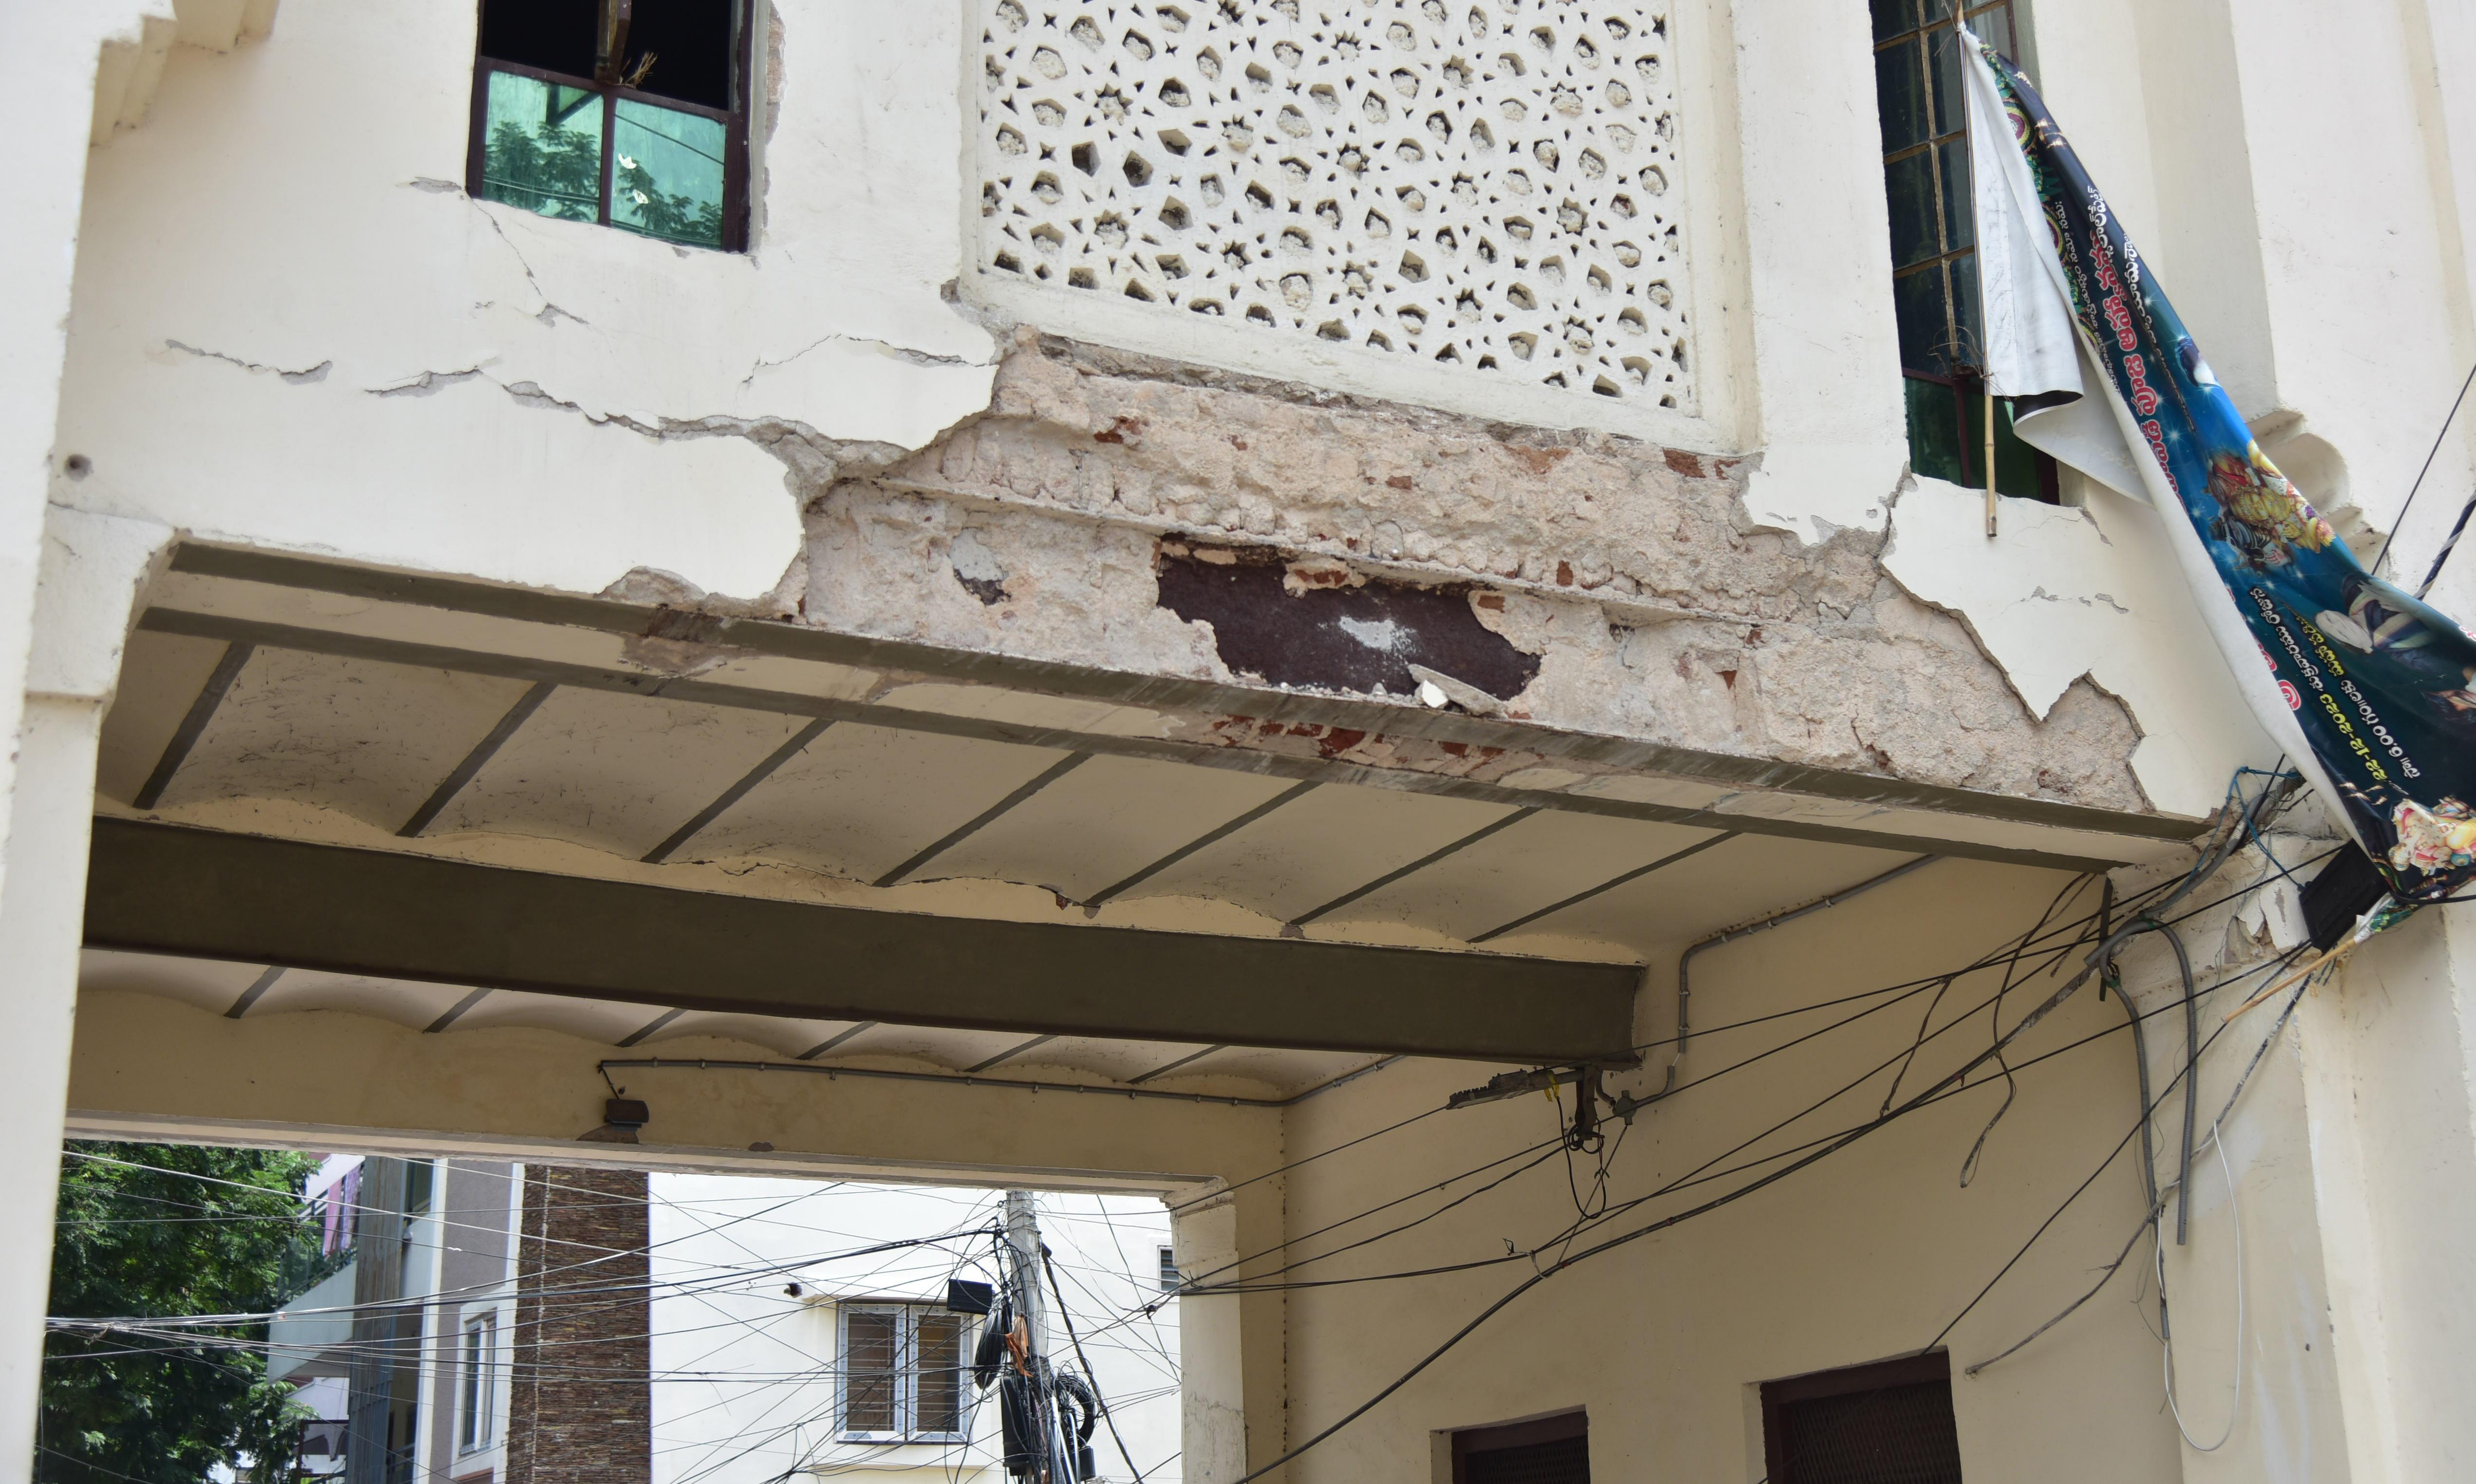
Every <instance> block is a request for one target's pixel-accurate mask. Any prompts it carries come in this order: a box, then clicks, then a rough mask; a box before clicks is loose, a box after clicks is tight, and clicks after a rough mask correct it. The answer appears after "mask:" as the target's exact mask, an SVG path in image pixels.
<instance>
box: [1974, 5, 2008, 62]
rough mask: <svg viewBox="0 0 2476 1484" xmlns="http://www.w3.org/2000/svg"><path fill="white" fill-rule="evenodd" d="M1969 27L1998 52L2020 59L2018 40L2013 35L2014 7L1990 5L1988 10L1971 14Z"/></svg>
mask: <svg viewBox="0 0 2476 1484" xmlns="http://www.w3.org/2000/svg"><path fill="white" fill-rule="evenodd" d="M1968 29H1970V30H1971V31H1974V32H1976V33H1977V38H1978V39H1979V40H1981V41H1983V42H1985V43H1986V44H1987V45H1989V46H1991V47H1993V48H1994V49H1995V50H1996V51H1998V52H2001V53H2002V54H2003V55H2004V56H2006V57H2009V58H2011V59H2012V60H2013V61H2015V62H2018V61H2019V59H2020V53H2019V50H2018V42H2017V41H2016V40H2015V39H2014V38H2013V36H2012V8H2011V7H2010V6H2008V5H1997V6H1990V7H1989V8H1987V9H1986V10H1984V11H1981V12H1978V13H1977V14H1975V15H1972V16H1970V17H1969V19H1968Z"/></svg>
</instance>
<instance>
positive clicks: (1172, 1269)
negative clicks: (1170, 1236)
mask: <svg viewBox="0 0 2476 1484" xmlns="http://www.w3.org/2000/svg"><path fill="white" fill-rule="evenodd" d="M1184 1281H1185V1279H1183V1278H1181V1277H1180V1276H1178V1272H1177V1251H1176V1249H1174V1248H1166V1247H1165V1248H1162V1249H1160V1286H1161V1292H1162V1293H1165V1294H1174V1293H1176V1292H1177V1285H1178V1284H1179V1283H1181V1282H1184Z"/></svg>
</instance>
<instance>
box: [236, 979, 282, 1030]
mask: <svg viewBox="0 0 2476 1484" xmlns="http://www.w3.org/2000/svg"><path fill="white" fill-rule="evenodd" d="M282 977H284V971H283V970H281V969H269V970H267V971H266V972H265V973H264V974H261V975H260V976H259V977H256V978H254V979H252V980H250V981H249V988H247V989H244V990H242V991H241V992H240V998H239V999H237V1000H235V1001H234V1002H232V1008H231V1009H229V1010H226V1011H225V1012H224V1019H226V1020H238V1019H240V1018H241V1017H242V1016H244V1015H247V1014H248V1013H249V1007H250V1006H251V1005H254V1004H256V1003H258V1002H259V999H260V996H262V995H264V994H265V993H266V992H267V991H268V990H270V989H273V988H274V987H275V981H276V980H277V979H280V978H282Z"/></svg>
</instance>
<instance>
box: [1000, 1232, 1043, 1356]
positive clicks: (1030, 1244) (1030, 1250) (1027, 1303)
mask: <svg viewBox="0 0 2476 1484" xmlns="http://www.w3.org/2000/svg"><path fill="white" fill-rule="evenodd" d="M1005 1233H1006V1246H1007V1247H1008V1248H1011V1249H1013V1259H1012V1273H1011V1274H1010V1281H1011V1284H1012V1288H1013V1293H1012V1295H1011V1297H1012V1298H1013V1299H1014V1312H1015V1313H1016V1314H1017V1315H1019V1316H1021V1317H1022V1319H1023V1323H1024V1332H1025V1333H1026V1334H1028V1335H1029V1336H1030V1338H1031V1355H1032V1374H1034V1375H1035V1376H1037V1375H1040V1374H1041V1373H1043V1367H1044V1365H1045V1363H1046V1362H1047V1360H1048V1358H1049V1306H1048V1305H1047V1304H1046V1303H1043V1302H1042V1301H1041V1283H1040V1207H1039V1205H1038V1203H1037V1202H1036V1201H1035V1200H1033V1199H1032V1194H1031V1192H1029V1191H1028V1190H1010V1191H1007V1192H1006V1194H1005Z"/></svg>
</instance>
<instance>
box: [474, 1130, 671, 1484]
mask: <svg viewBox="0 0 2476 1484" xmlns="http://www.w3.org/2000/svg"><path fill="white" fill-rule="evenodd" d="M522 1230H523V1239H522V1242H521V1244H520V1246H519V1247H518V1249H517V1257H516V1262H517V1269H516V1271H517V1298H516V1332H515V1335H514V1341H515V1344H514V1350H515V1356H514V1360H515V1367H514V1372H513V1373H512V1375H511V1376H510V1378H509V1379H510V1381H511V1382H512V1392H511V1395H510V1397H509V1400H508V1484H652V1480H653V1476H654V1461H653V1417H652V1410H651V1395H650V1388H649V1387H648V1386H647V1385H646V1384H645V1381H644V1379H643V1378H644V1376H645V1374H646V1372H647V1368H648V1366H649V1365H650V1362H651V1352H650V1349H649V1346H648V1341H647V1335H648V1332H649V1331H650V1330H651V1328H652V1318H653V1311H652V1305H651V1302H650V1300H649V1297H648V1294H647V1290H646V1287H645V1284H646V1280H647V1276H648V1274H647V1269H646V1247H647V1244H648V1241H649V1238H648V1236H647V1230H646V1211H645V1175H644V1172H642V1171H639V1170H578V1169H564V1168H558V1167H544V1166H531V1167H528V1168H527V1170H526V1171H525V1192H524V1223H523V1227H522ZM606 1254H614V1255H606ZM579 1264H589V1266H578V1265H579Z"/></svg>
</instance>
